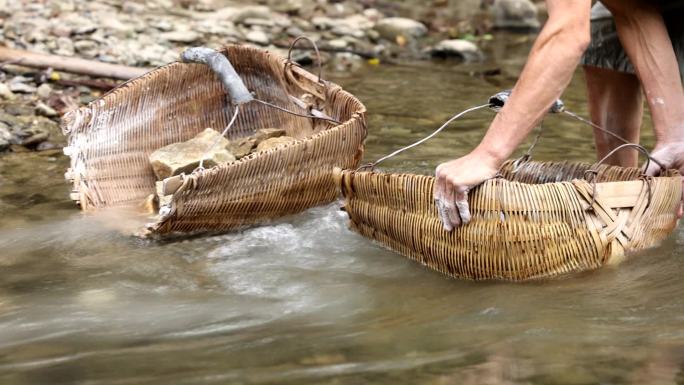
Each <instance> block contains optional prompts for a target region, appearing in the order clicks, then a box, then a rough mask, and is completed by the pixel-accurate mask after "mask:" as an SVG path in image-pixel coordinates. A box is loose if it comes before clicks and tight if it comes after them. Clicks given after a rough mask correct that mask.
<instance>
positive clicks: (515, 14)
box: [491, 0, 539, 29]
mask: <svg viewBox="0 0 684 385" xmlns="http://www.w3.org/2000/svg"><path fill="white" fill-rule="evenodd" d="M491 13H492V17H493V20H494V27H495V28H511V29H537V28H539V19H538V17H537V7H536V6H535V5H534V3H532V1H530V0H495V2H494V4H493V5H492V7H491Z"/></svg>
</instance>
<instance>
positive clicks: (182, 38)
mask: <svg viewBox="0 0 684 385" xmlns="http://www.w3.org/2000/svg"><path fill="white" fill-rule="evenodd" d="M161 38H162V39H164V40H168V41H171V42H174V43H192V42H195V41H197V40H198V39H199V38H200V35H199V34H198V33H197V32H193V31H173V32H166V33H162V34H161Z"/></svg>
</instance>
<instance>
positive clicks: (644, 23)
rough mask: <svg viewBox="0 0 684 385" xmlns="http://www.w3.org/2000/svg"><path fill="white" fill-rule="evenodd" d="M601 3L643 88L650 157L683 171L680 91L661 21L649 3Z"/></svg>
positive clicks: (616, 0) (622, 0) (617, 0)
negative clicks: (651, 135)
mask: <svg viewBox="0 0 684 385" xmlns="http://www.w3.org/2000/svg"><path fill="white" fill-rule="evenodd" d="M603 3H604V4H605V5H606V7H608V8H609V9H610V10H611V12H612V13H613V17H614V19H615V25H616V27H617V30H618V36H619V37H620V42H621V43H622V46H623V47H624V49H625V52H627V56H629V59H630V61H631V62H632V64H633V65H634V68H635V70H636V73H637V76H638V77H639V79H640V80H641V84H642V86H643V88H644V93H645V95H646V102H647V103H648V106H649V109H650V110H651V115H652V117H653V124H654V128H655V134H656V146H655V149H654V151H653V155H654V156H655V157H656V158H658V159H659V160H660V161H661V162H662V163H664V164H665V165H666V166H667V167H671V168H677V169H679V170H680V171H684V90H683V89H682V82H681V80H680V79H681V77H680V73H679V66H678V64H677V58H676V56H675V52H674V49H673V47H672V41H671V40H670V36H669V35H668V32H667V28H666V26H665V22H664V20H663V17H662V15H661V13H660V11H659V10H658V9H657V8H655V7H654V6H653V5H652V4H651V2H649V1H644V0H604V1H603ZM613 113H615V114H618V113H622V111H613ZM657 171H658V170H657V169H655V170H654V169H651V170H649V172H650V173H652V174H654V173H657Z"/></svg>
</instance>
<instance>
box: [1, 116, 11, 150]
mask: <svg viewBox="0 0 684 385" xmlns="http://www.w3.org/2000/svg"><path fill="white" fill-rule="evenodd" d="M12 137H13V135H12V132H11V130H10V128H9V126H8V125H6V124H5V123H2V122H0V151H7V150H9V148H10V145H11V144H12V142H13V141H12Z"/></svg>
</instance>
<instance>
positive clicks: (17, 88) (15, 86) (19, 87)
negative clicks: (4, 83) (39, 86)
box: [9, 82, 36, 94]
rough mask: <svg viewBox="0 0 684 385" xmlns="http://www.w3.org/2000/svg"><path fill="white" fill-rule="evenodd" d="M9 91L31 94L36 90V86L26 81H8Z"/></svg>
mask: <svg viewBox="0 0 684 385" xmlns="http://www.w3.org/2000/svg"><path fill="white" fill-rule="evenodd" d="M9 90H10V92H16V93H22V94H32V93H34V92H36V87H35V86H32V85H30V84H26V83H19V82H17V83H10V85H9Z"/></svg>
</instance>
